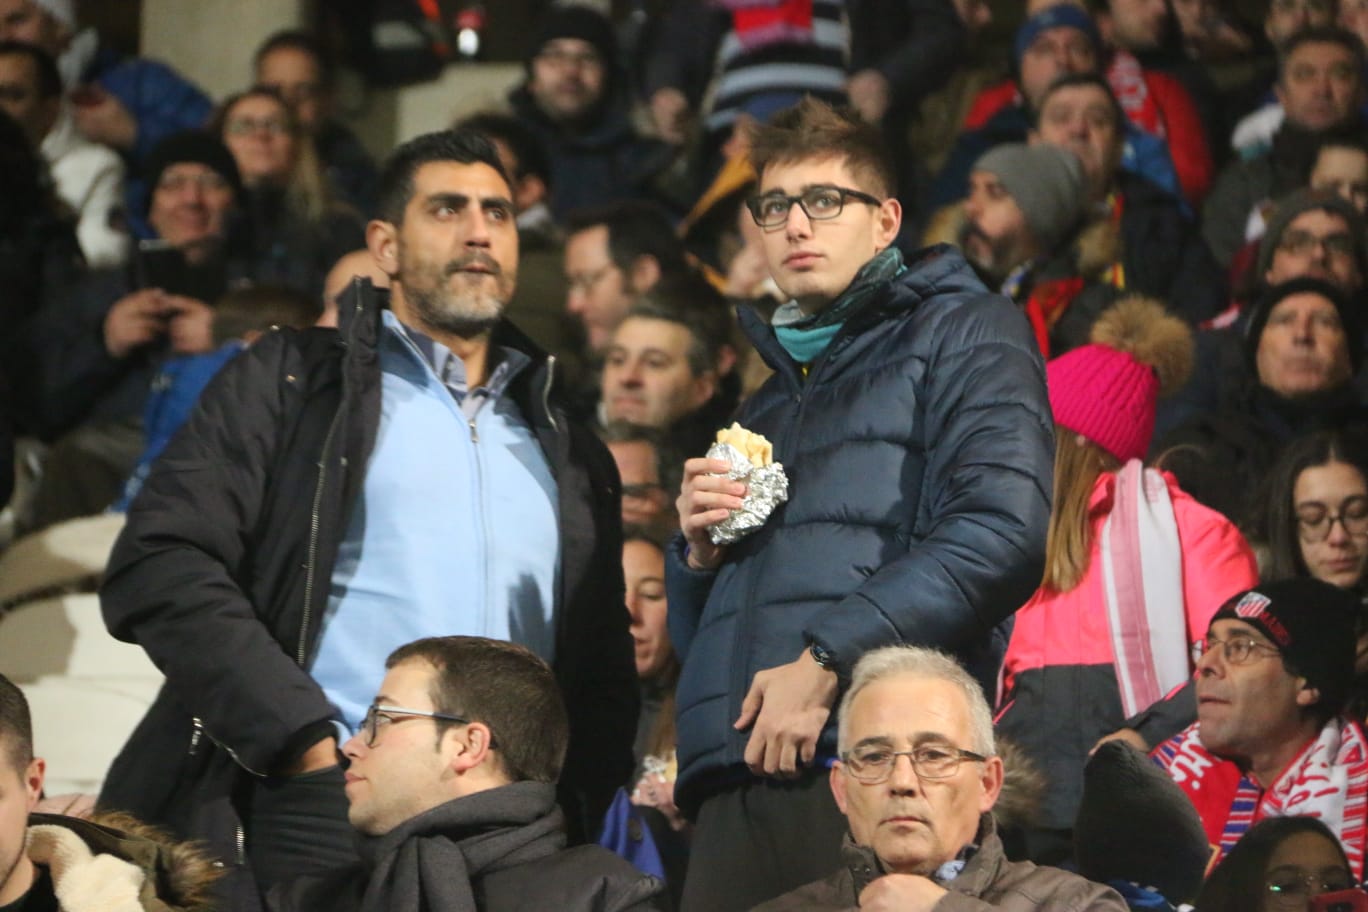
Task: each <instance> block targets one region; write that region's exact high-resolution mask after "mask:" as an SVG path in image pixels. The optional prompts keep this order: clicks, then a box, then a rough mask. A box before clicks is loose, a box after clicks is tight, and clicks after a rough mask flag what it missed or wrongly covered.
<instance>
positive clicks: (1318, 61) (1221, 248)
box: [1202, 27, 1364, 266]
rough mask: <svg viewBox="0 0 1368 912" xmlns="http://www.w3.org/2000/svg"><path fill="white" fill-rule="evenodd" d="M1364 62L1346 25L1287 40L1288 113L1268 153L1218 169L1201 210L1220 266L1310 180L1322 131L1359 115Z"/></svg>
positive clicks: (1284, 87)
mask: <svg viewBox="0 0 1368 912" xmlns="http://www.w3.org/2000/svg"><path fill="white" fill-rule="evenodd" d="M1363 69H1364V49H1363V45H1362V43H1361V42H1360V41H1359V40H1358V37H1357V36H1356V35H1353V34H1352V33H1349V32H1346V31H1344V30H1343V29H1339V28H1333V27H1327V28H1319V29H1307V30H1305V31H1302V32H1299V33H1298V34H1296V35H1294V36H1293V37H1292V38H1290V39H1289V40H1288V42H1287V46H1286V48H1285V50H1284V51H1283V54H1282V62H1281V66H1280V68H1279V75H1278V85H1277V95H1278V100H1279V102H1280V103H1281V104H1282V106H1283V110H1284V111H1285V112H1286V119H1285V120H1284V122H1283V124H1282V126H1281V127H1280V128H1279V129H1278V132H1277V133H1276V134H1275V135H1274V137H1273V142H1272V145H1271V147H1270V148H1269V150H1268V151H1267V152H1266V153H1264V154H1262V155H1259V156H1256V157H1254V158H1251V159H1249V160H1247V161H1240V162H1235V163H1233V164H1231V165H1230V166H1228V167H1227V168H1226V170H1225V171H1223V172H1222V173H1221V176H1220V178H1219V179H1218V180H1217V182H1216V186H1215V187H1214V188H1213V189H1212V191H1211V196H1210V197H1209V198H1208V199H1207V202H1206V207H1205V209H1204V210H1203V213H1202V235H1203V237H1205V238H1206V242H1207V246H1208V247H1210V248H1211V252H1212V253H1213V254H1214V255H1215V257H1216V259H1217V261H1219V262H1220V263H1221V264H1222V265H1223V266H1229V265H1230V263H1231V260H1233V259H1234V257H1235V254H1236V253H1237V252H1238V251H1239V249H1240V248H1241V247H1242V246H1243V245H1244V244H1245V243H1246V241H1249V240H1255V239H1257V238H1258V237H1260V236H1261V234H1262V232H1263V226H1264V223H1265V219H1266V215H1267V210H1268V209H1270V208H1271V207H1272V201H1273V200H1276V199H1278V198H1280V197H1282V196H1283V195H1285V194H1287V193H1289V192H1290V191H1292V190H1295V189H1297V188H1299V187H1302V186H1305V184H1306V181H1307V177H1308V176H1309V175H1310V173H1311V169H1312V167H1313V166H1314V165H1315V162H1316V156H1317V153H1318V152H1319V150H1320V145H1321V143H1322V142H1323V141H1324V140H1325V138H1326V137H1327V136H1328V135H1333V134H1334V133H1335V132H1336V131H1341V130H1344V129H1347V128H1352V127H1354V126H1355V125H1356V124H1357V123H1358V122H1359V105H1360V104H1362V103H1363Z"/></svg>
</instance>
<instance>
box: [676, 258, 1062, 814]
mask: <svg viewBox="0 0 1368 912" xmlns="http://www.w3.org/2000/svg"><path fill="white" fill-rule="evenodd" d="M742 324H743V326H744V327H745V329H746V332H747V333H748V334H749V335H750V337H751V339H752V341H753V342H754V343H755V345H756V347H757V349H759V351H760V353H761V355H762V356H763V357H764V358H765V360H766V362H768V363H769V364H770V366H771V367H773V368H774V369H775V375H774V376H773V377H772V378H771V379H770V380H769V381H767V382H766V383H765V385H764V386H763V387H761V388H760V390H758V391H757V392H756V393H755V395H754V396H752V397H751V398H750V400H748V401H747V403H746V404H745V405H744V406H743V408H742V410H741V414H740V421H741V424H742V425H744V426H745V427H747V428H749V429H751V430H753V431H756V432H758V433H761V434H764V435H765V436H766V437H768V438H769V439H770V440H771V441H772V442H773V443H774V458H775V460H776V461H777V462H780V463H782V464H783V465H784V469H785V471H786V473H787V474H788V478H789V498H790V499H789V501H788V503H787V504H784V505H781V506H780V507H779V508H778V509H777V510H776V511H775V512H774V514H773V515H772V516H771V517H770V519H769V521H768V522H767V523H766V524H765V525H764V526H763V527H762V528H761V529H760V530H759V531H758V532H756V533H755V534H753V535H751V536H750V537H749V538H746V539H743V540H742V541H740V542H738V543H737V544H735V545H732V546H731V547H730V548H729V549H728V550H727V554H726V560H725V561H724V562H723V564H722V566H721V567H720V568H719V569H718V570H717V571H716V572H715V573H706V572H698V571H693V570H690V569H688V567H687V566H686V565H685V564H684V562H683V550H682V539H680V538H677V539H676V541H675V543H674V545H673V547H672V548H671V549H670V550H671V554H670V556H669V559H668V563H667V567H666V583H667V587H668V594H669V602H670V612H669V624H670V636H671V638H672V640H673V642H674V646H675V649H676V650H678V652H679V655H680V657H681V659H682V660H683V663H684V667H683V671H682V674H681V677H680V680H679V688H678V691H677V694H676V701H677V711H678V723H679V729H678V730H679V779H678V782H677V785H676V792H675V798H676V802H677V803H678V804H679V806H680V807H681V808H683V809H684V810H685V811H686V812H687V813H693V811H694V810H696V808H697V806H698V803H699V802H700V801H701V800H702V799H703V798H704V797H706V796H707V794H708V793H709V792H710V791H712V790H715V789H716V788H718V787H721V786H724V785H726V784H728V783H730V782H733V781H736V780H737V779H739V778H741V777H743V776H744V775H745V769H744V766H743V754H744V751H745V746H746V741H747V739H748V738H749V737H750V732H749V731H744V732H737V731H734V730H733V729H732V723H733V722H734V721H735V719H736V718H737V716H739V715H740V711H741V701H742V699H743V698H744V697H745V694H746V691H747V689H748V688H749V687H750V684H751V679H752V678H753V677H754V675H755V673H756V672H758V671H761V670H763V669H767V668H773V667H776V666H778V665H783V664H786V663H789V662H792V661H794V660H795V659H797V658H798V657H799V656H800V655H801V653H802V651H803V650H804V649H805V648H807V647H808V645H809V644H811V643H813V642H816V643H818V644H820V645H822V646H823V647H825V648H826V649H828V650H830V651H831V653H832V654H833V655H834V656H835V658H836V661H837V663H838V667H839V675H840V678H841V680H842V682H843V683H848V681H849V677H850V672H851V669H852V667H853V666H854V664H855V662H856V661H857V660H858V659H859V658H860V656H861V655H863V654H864V653H865V652H867V651H869V650H871V649H875V648H878V647H880V646H886V645H890V644H895V643H915V644H918V645H924V646H934V647H938V648H940V649H944V650H946V651H948V652H951V653H954V654H955V655H956V656H958V657H959V658H960V659H961V660H962V661H964V662H965V663H966V665H967V666H968V667H969V668H970V671H971V672H972V673H974V674H975V676H976V677H977V678H978V680H979V681H980V682H981V683H983V684H985V685H986V686H989V687H991V686H992V682H993V681H994V680H995V678H996V675H997V664H998V662H999V661H1000V659H1001V652H1000V646H999V648H998V649H995V648H994V647H995V641H994V636H993V630H994V628H995V627H996V626H997V625H999V624H1000V623H1002V622H1003V621H1004V620H1006V619H1007V618H1008V617H1009V616H1010V615H1011V614H1012V612H1013V611H1015V610H1016V609H1017V608H1018V607H1019V606H1021V605H1022V604H1024V603H1025V601H1026V599H1027V598H1029V597H1030V595H1031V593H1032V592H1033V591H1034V590H1035V588H1036V586H1037V585H1038V584H1039V582H1040V575H1041V572H1042V569H1043V567H1044V554H1045V532H1046V528H1047V525H1048V522H1049V514H1050V489H1051V482H1052V474H1053V462H1054V437H1053V423H1052V419H1051V416H1050V405H1049V401H1048V398H1047V396H1046V392H1045V371H1044V364H1043V362H1042V361H1041V357H1040V352H1039V350H1038V349H1037V347H1036V344H1035V342H1034V340H1033V338H1032V336H1031V330H1030V327H1029V326H1028V324H1027V321H1026V319H1025V317H1023V316H1022V314H1021V313H1020V312H1019V311H1018V310H1017V309H1016V308H1015V307H1013V306H1012V305H1011V304H1010V303H1009V302H1008V301H1007V299H1006V298H1003V297H1000V296H998V295H994V294H990V293H988V292H987V290H986V289H985V288H984V286H983V284H982V283H981V282H979V280H978V279H977V278H976V277H975V276H974V274H973V272H972V271H971V270H970V268H969V266H968V264H966V263H965V262H964V259H963V258H962V257H961V256H960V255H959V253H958V252H957V251H955V250H953V249H952V248H950V247H947V246H941V247H933V248H929V249H926V250H923V251H920V252H919V253H918V254H916V255H915V256H914V258H913V259H912V261H911V262H910V263H909V264H908V269H907V270H906V271H905V272H903V273H902V274H901V275H900V276H898V277H897V278H896V279H894V280H893V281H891V282H890V283H889V285H888V286H887V287H886V288H885V289H881V290H879V291H877V292H876V293H875V294H874V296H873V297H872V299H871V300H870V301H869V302H868V303H867V304H866V305H865V306H864V307H863V308H861V309H860V310H858V311H857V312H856V313H855V314H853V315H852V316H851V317H850V318H849V320H848V321H847V323H846V325H845V326H844V328H843V329H842V331H841V333H840V334H839V335H838V336H837V337H836V338H835V339H834V340H833V341H832V343H831V345H830V347H829V348H828V349H827V351H826V353H825V354H823V355H822V356H821V357H820V358H818V360H817V361H816V362H814V363H813V365H812V366H811V368H810V370H809V373H808V375H807V377H806V378H804V377H803V374H802V371H801V369H800V368H799V366H798V365H797V364H795V363H794V361H793V360H792V359H791V358H790V357H789V356H788V354H787V352H785V351H784V349H783V348H782V347H781V346H780V345H779V343H778V340H777V339H776V338H775V336H774V332H773V330H772V329H771V328H770V327H769V326H768V324H765V323H764V322H763V321H761V319H760V318H759V317H757V316H756V315H755V314H754V313H753V312H750V311H749V310H747V311H743V319H742ZM835 752H836V715H835V713H834V712H833V713H832V716H831V718H830V719H829V720H828V723H827V726H826V728H825V730H824V731H823V732H822V737H821V742H820V744H819V756H822V757H831V756H834V755H835Z"/></svg>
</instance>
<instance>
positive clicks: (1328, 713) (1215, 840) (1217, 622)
mask: <svg viewBox="0 0 1368 912" xmlns="http://www.w3.org/2000/svg"><path fill="white" fill-rule="evenodd" d="M1320 521H1321V522H1322V523H1323V522H1324V521H1325V520H1324V518H1321V520H1320ZM1355 522H1357V520H1355ZM1312 528H1313V529H1314V525H1313V527H1312ZM1358 613H1359V606H1358V602H1357V599H1356V598H1355V597H1354V596H1353V595H1352V594H1350V593H1349V592H1348V591H1347V590H1344V589H1340V588H1339V587H1337V586H1332V585H1330V584H1329V583H1326V582H1323V581H1321V580H1318V579H1314V578H1310V577H1305V578H1296V579H1289V580H1283V581H1279V582H1272V583H1266V584H1263V585H1260V586H1259V587H1257V588H1255V589H1251V590H1249V591H1248V592H1243V593H1240V594H1239V595H1236V596H1233V597H1232V598H1231V599H1229V600H1228V601H1227V602H1226V603H1225V604H1224V605H1222V606H1221V607H1220V608H1219V609H1218V610H1217V611H1216V614H1215V615H1214V616H1213V617H1212V620H1211V626H1210V628H1209V629H1208V633H1207V637H1206V641H1205V644H1204V650H1205V651H1204V652H1203V653H1202V655H1201V657H1200V658H1199V659H1198V662H1197V681H1196V695H1197V722H1196V723H1195V724H1193V725H1192V726H1190V727H1189V728H1187V729H1186V730H1184V731H1183V732H1181V733H1180V734H1178V735H1176V736H1174V737H1173V738H1170V739H1169V740H1167V741H1165V742H1164V743H1162V744H1160V745H1159V747H1158V748H1156V749H1155V750H1154V752H1153V757H1154V759H1155V760H1156V761H1157V762H1158V763H1159V764H1160V765H1161V766H1162V767H1163V768H1164V769H1165V770H1167V771H1168V773H1169V775H1170V776H1172V778H1173V780H1174V782H1176V783H1177V784H1178V786H1179V787H1180V788H1182V789H1183V791H1184V792H1185V793H1187V795H1188V798H1189V799H1190V800H1191V801H1192V803H1193V805H1194V807H1196V809H1197V813H1198V815H1199V816H1200V817H1201V818H1202V824H1203V826H1204V827H1205V828H1206V832H1207V838H1208V840H1209V841H1210V843H1211V845H1212V847H1213V849H1217V850H1219V853H1220V854H1221V855H1222V856H1223V855H1224V854H1225V853H1227V852H1229V851H1230V849H1231V848H1232V847H1233V846H1234V845H1235V843H1236V842H1237V841H1239V839H1240V837H1241V836H1242V835H1244V833H1245V831H1246V830H1247V829H1248V828H1249V827H1250V826H1251V825H1252V824H1254V823H1256V822H1258V821H1259V820H1262V819H1264V818H1266V817H1285V816H1303V817H1316V818H1318V819H1320V820H1321V821H1322V822H1324V823H1325V825H1326V826H1328V827H1329V828H1330V830H1331V832H1333V833H1334V834H1335V836H1336V837H1337V838H1338V839H1339V840H1340V842H1341V843H1342V844H1343V846H1344V850H1345V853H1346V854H1347V856H1348V858H1349V862H1350V865H1351V867H1352V869H1353V872H1354V875H1355V876H1356V877H1362V876H1363V873H1364V867H1363V865H1364V851H1365V827H1364V808H1365V803H1368V739H1365V737H1364V733H1363V730H1362V729H1361V727H1360V725H1359V723H1358V722H1357V721H1355V720H1353V719H1350V718H1348V717H1347V716H1345V715H1343V711H1344V707H1345V702H1346V700H1347V699H1348V696H1349V692H1350V689H1351V687H1352V685H1353V680H1354V659H1355V644H1356V643H1357V634H1356V620H1357V616H1358Z"/></svg>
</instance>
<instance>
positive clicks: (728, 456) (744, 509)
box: [708, 443, 788, 545]
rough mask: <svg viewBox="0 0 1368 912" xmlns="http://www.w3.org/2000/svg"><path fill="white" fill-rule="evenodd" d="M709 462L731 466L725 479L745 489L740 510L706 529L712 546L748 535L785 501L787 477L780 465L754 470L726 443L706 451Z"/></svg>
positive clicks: (754, 468) (786, 498) (754, 467)
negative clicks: (720, 460)
mask: <svg viewBox="0 0 1368 912" xmlns="http://www.w3.org/2000/svg"><path fill="white" fill-rule="evenodd" d="M708 458H709V459H725V460H726V461H727V462H729V463H730V464H731V471H730V472H728V473H727V477H728V478H731V479H735V480H736V481H744V482H745V483H746V484H747V485H748V486H749V487H748V489H747V490H746V496H745V497H744V498H743V499H742V501H741V509H739V510H732V511H731V516H728V517H727V518H726V519H724V520H722V521H721V522H720V523H716V524H715V525H712V526H709V527H708V537H709V538H711V539H712V543H713V544H714V545H730V544H732V543H733V542H738V541H740V540H741V539H743V538H745V537H746V536H747V535H750V534H751V533H752V532H754V531H755V530H756V529H758V528H760V527H761V526H763V525H764V524H765V520H767V519H769V517H770V514H771V513H773V512H774V508H775V507H777V506H779V505H780V504H781V503H783V502H784V501H786V500H788V476H787V475H785V474H784V467H783V465H782V464H780V463H777V462H775V463H771V464H770V465H767V466H759V467H757V466H755V465H754V464H753V463H752V462H751V461H750V460H749V459H747V458H746V454H745V453H742V452H741V451H740V450H738V449H737V448H736V447H734V446H732V445H731V444H727V443H714V444H713V445H712V446H711V447H709V448H708Z"/></svg>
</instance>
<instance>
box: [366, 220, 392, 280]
mask: <svg viewBox="0 0 1368 912" xmlns="http://www.w3.org/2000/svg"><path fill="white" fill-rule="evenodd" d="M366 249H368V250H369V251H370V252H371V256H373V257H375V262H376V263H377V264H378V265H379V266H380V271H381V272H383V273H384V274H385V275H387V276H389V277H390V278H391V279H393V278H394V277H395V276H396V275H398V274H399V231H398V229H397V228H396V227H395V226H394V225H392V224H390V223H389V222H386V221H382V220H380V219H371V220H370V222H368V223H367V225H366Z"/></svg>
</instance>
